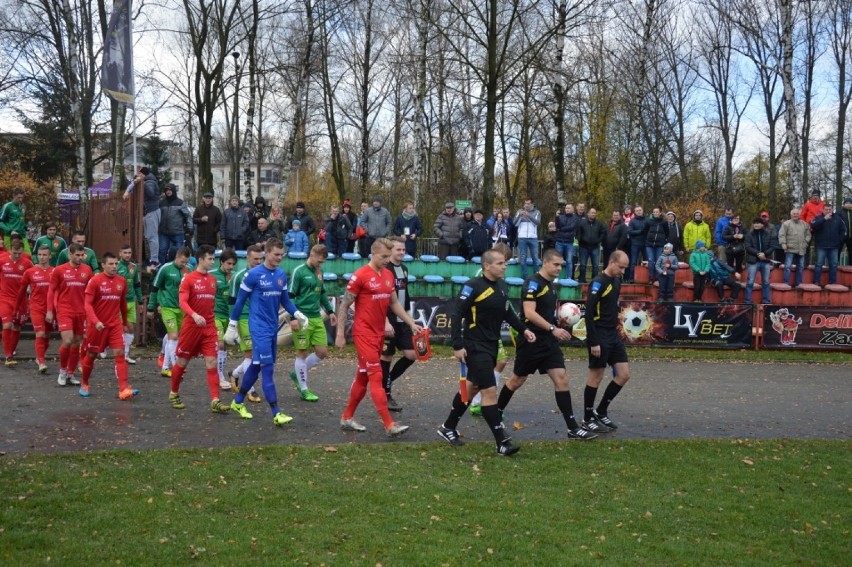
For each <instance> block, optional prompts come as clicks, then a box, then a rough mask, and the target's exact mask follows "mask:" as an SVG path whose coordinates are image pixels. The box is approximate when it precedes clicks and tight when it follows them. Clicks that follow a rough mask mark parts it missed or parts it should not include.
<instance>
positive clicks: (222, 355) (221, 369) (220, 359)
mask: <svg viewBox="0 0 852 567" xmlns="http://www.w3.org/2000/svg"><path fill="white" fill-rule="evenodd" d="M227 359H228V351H226V350H220V351H219V352H218V354H217V357H216V371H217V373H218V374H219V380H221V381H223V382H224V381H225V361H226V360H227Z"/></svg>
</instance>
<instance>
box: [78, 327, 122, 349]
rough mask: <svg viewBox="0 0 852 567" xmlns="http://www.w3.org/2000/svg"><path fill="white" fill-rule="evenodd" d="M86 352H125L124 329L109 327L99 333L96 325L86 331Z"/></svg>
mask: <svg viewBox="0 0 852 567" xmlns="http://www.w3.org/2000/svg"><path fill="white" fill-rule="evenodd" d="M83 344H84V345H85V348H86V352H90V353H93V354H99V353H102V352H104V351H105V350H106V349H108V348H111V349H114V350H121V351H123V350H124V327H122V326H121V325H107V326H106V327H104V329H103V331H98V329H97V328H96V327H95V326H94V325H89V326H88V328H87V329H86V340H85V342H84V343H83Z"/></svg>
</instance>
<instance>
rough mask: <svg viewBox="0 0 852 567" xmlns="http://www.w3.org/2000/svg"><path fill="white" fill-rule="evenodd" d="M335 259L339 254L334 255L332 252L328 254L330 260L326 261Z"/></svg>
mask: <svg viewBox="0 0 852 567" xmlns="http://www.w3.org/2000/svg"><path fill="white" fill-rule="evenodd" d="M335 258H337V254H332V253H331V252H329V253H328V258H326V259H327V260H334V259H335Z"/></svg>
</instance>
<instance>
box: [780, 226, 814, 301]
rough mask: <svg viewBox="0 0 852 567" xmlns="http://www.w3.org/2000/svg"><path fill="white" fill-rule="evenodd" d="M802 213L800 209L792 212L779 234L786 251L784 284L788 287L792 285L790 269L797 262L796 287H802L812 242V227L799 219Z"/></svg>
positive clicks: (782, 247)
mask: <svg viewBox="0 0 852 567" xmlns="http://www.w3.org/2000/svg"><path fill="white" fill-rule="evenodd" d="M801 213H802V211H801V210H799V209H793V210H792V211H790V219H789V220H786V221H784V222H783V223H781V232H780V233H779V234H778V241H779V243H780V246H781V249H782V250H783V251H784V283H785V284H787V285H790V268H791V266H792V265H793V261H795V262H796V283H795V284H794V286H800V285H802V275H803V274H804V273H805V254H807V252H808V243H810V241H811V227H810V226H808V225H807V224H805V223H804V222H803V221H802V219H801V218H799V217H800V216H801Z"/></svg>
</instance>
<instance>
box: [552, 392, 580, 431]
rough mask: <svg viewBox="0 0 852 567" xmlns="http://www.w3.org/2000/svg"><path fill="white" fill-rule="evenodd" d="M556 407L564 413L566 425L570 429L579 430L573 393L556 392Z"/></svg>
mask: <svg viewBox="0 0 852 567" xmlns="http://www.w3.org/2000/svg"><path fill="white" fill-rule="evenodd" d="M556 407H558V408H559V411H560V412H561V413H562V418H563V419H564V420H565V425H567V426H568V429H572V430H573V429H577V427H578V425H577V420H576V419H574V407H573V406H572V404H571V392H569V391H568V390H565V391H564V392H559V391H557V392H556Z"/></svg>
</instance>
